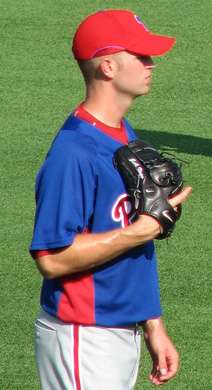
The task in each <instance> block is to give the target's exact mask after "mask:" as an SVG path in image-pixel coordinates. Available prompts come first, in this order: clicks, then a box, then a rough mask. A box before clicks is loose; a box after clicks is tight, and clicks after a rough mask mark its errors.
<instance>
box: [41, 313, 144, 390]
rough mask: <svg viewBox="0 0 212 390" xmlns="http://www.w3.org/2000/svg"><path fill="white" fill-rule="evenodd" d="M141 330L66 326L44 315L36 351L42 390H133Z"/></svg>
mask: <svg viewBox="0 0 212 390" xmlns="http://www.w3.org/2000/svg"><path fill="white" fill-rule="evenodd" d="M140 341H141V340H140V333H139V331H138V329H136V328H135V329H130V328H129V329H128V328H121V329H120V328H104V327H93V326H82V325H73V324H65V323H63V322H61V321H59V320H58V319H56V318H54V317H53V316H50V315H48V314H47V313H45V312H44V311H42V312H41V313H40V314H39V316H38V318H37V320H36V323H35V351H36V362H37V368H38V373H39V377H40V383H41V389H42V390H132V389H133V387H134V385H135V382H136V378H137V374H138V368H139V358H140Z"/></svg>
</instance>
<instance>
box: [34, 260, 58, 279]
mask: <svg viewBox="0 0 212 390" xmlns="http://www.w3.org/2000/svg"><path fill="white" fill-rule="evenodd" d="M54 263H55V262H54V261H53V259H52V258H51V256H42V257H38V258H37V259H36V265H37V268H38V270H39V272H40V274H41V275H42V276H43V277H44V278H45V279H55V278H57V277H58V276H61V275H58V273H57V271H56V267H55V264H54Z"/></svg>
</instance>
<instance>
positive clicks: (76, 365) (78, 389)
mask: <svg viewBox="0 0 212 390" xmlns="http://www.w3.org/2000/svg"><path fill="white" fill-rule="evenodd" d="M73 328H74V377H75V382H76V390H81V385H80V376H79V326H78V325H73Z"/></svg>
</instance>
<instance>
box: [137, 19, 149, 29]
mask: <svg viewBox="0 0 212 390" xmlns="http://www.w3.org/2000/svg"><path fill="white" fill-rule="evenodd" d="M134 17H135V20H136V22H137V23H139V24H141V25H142V26H143V28H144V30H146V31H149V30H148V28H147V26H145V24H144V23H143V22H142V20H141V18H140V16H138V15H134Z"/></svg>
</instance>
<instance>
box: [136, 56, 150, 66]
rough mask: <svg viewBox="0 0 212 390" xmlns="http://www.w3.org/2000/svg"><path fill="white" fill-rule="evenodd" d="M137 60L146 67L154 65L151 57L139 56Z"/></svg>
mask: <svg viewBox="0 0 212 390" xmlns="http://www.w3.org/2000/svg"><path fill="white" fill-rule="evenodd" d="M137 59H138V60H139V61H140V62H142V63H143V64H144V65H148V66H151V65H153V64H154V62H153V60H152V57H150V56H137Z"/></svg>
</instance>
